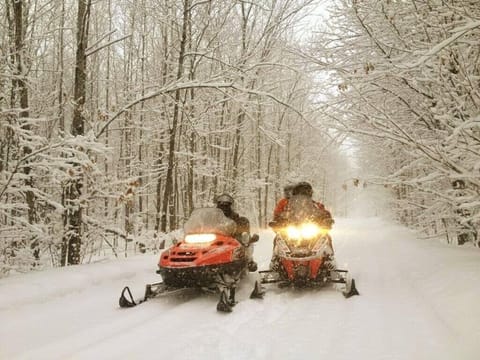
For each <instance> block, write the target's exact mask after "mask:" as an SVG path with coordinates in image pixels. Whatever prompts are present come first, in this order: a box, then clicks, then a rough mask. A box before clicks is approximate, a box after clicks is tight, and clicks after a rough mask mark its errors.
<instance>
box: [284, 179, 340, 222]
mask: <svg viewBox="0 0 480 360" xmlns="http://www.w3.org/2000/svg"><path fill="white" fill-rule="evenodd" d="M292 195H304V196H308V197H309V198H311V197H312V195H313V188H312V185H310V183H308V182H306V181H302V182H299V183H298V184H297V185H295V187H294V188H293V191H292ZM312 201H313V200H312ZM313 204H314V205H315V207H316V208H317V209H318V210H319V212H320V216H319V218H318V222H319V223H320V224H321V225H322V226H324V227H326V228H329V229H330V228H331V227H332V224H333V222H334V221H333V219H332V214H330V211H328V210H327V209H325V206H324V205H323V204H322V203H321V202H319V201H313Z"/></svg>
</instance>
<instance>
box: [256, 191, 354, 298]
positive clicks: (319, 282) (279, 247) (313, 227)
mask: <svg viewBox="0 0 480 360" xmlns="http://www.w3.org/2000/svg"><path fill="white" fill-rule="evenodd" d="M319 216H320V213H319V211H318V209H317V208H316V206H315V205H314V203H313V202H312V200H311V198H310V197H308V196H304V195H295V196H292V197H291V198H290V200H289V205H288V209H287V211H286V213H285V215H284V217H283V219H281V220H280V221H277V222H271V223H270V224H269V225H270V226H271V227H272V228H273V229H274V231H275V232H276V236H275V239H274V256H273V258H272V262H271V264H270V269H269V270H263V271H259V274H260V282H259V281H256V283H255V288H254V290H253V291H252V294H251V297H252V298H262V297H263V295H264V293H265V289H264V287H263V286H262V285H263V284H272V283H276V284H278V286H279V287H282V288H283V287H295V288H309V287H322V286H324V285H326V284H340V285H337V288H338V289H340V290H342V292H343V295H344V296H345V297H346V298H349V297H351V296H354V295H359V293H358V291H357V289H356V286H355V280H354V279H352V278H351V277H350V275H349V273H348V271H347V270H341V269H337V267H336V265H335V260H334V256H333V249H332V246H331V237H330V235H329V228H330V227H331V226H330V224H326V226H322V219H321V218H319Z"/></svg>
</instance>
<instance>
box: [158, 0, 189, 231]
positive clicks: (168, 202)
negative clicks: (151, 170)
mask: <svg viewBox="0 0 480 360" xmlns="http://www.w3.org/2000/svg"><path fill="white" fill-rule="evenodd" d="M189 8H190V0H184V3H183V25H182V37H181V40H180V53H179V55H178V68H177V80H179V79H181V77H182V76H183V64H184V57H185V46H186V43H187V25H188V21H189V12H190V9H189ZM180 95H181V92H180V90H177V91H175V105H174V108H173V119H172V125H171V127H170V129H169V139H170V140H169V148H168V167H167V177H166V179H165V191H164V195H163V204H162V214H163V216H162V219H161V220H162V221H161V230H162V231H163V232H166V231H167V214H171V211H172V208H174V187H173V185H174V184H173V168H174V166H175V146H176V136H177V127H178V119H179V111H180V108H179V103H180Z"/></svg>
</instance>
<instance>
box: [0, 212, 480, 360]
mask: <svg viewBox="0 0 480 360" xmlns="http://www.w3.org/2000/svg"><path fill="white" fill-rule="evenodd" d="M260 235H261V236H260V241H259V243H257V245H256V248H255V254H254V255H255V257H256V259H257V261H258V262H259V265H260V268H267V267H268V263H269V258H270V254H271V248H272V238H273V234H272V233H271V232H270V231H268V230H263V231H261V233H260ZM332 235H333V238H334V246H335V250H336V257H337V263H338V265H339V266H340V267H342V266H347V267H348V268H349V270H351V272H352V275H353V277H354V278H355V279H356V282H357V287H358V289H359V291H360V293H361V295H360V296H357V297H353V298H350V299H344V298H343V296H342V295H341V293H339V292H337V291H335V290H334V289H333V288H324V289H321V290H304V291H298V290H297V291H293V290H289V289H282V290H280V289H277V288H275V285H270V287H269V291H268V292H267V294H266V296H265V298H264V299H263V300H251V299H249V294H250V291H251V289H252V287H253V284H254V281H255V277H256V274H250V275H249V276H248V277H247V278H246V279H244V281H243V283H242V284H241V286H240V288H239V290H238V293H237V300H239V303H238V304H237V305H236V307H235V309H234V311H233V313H230V314H223V313H218V312H217V311H216V303H217V297H216V296H213V295H198V294H192V295H189V296H184V297H179V296H171V297H164V298H160V299H153V300H149V301H148V302H146V303H144V304H142V305H141V306H137V307H135V308H132V309H120V308H118V303H117V302H118V296H119V293H120V290H121V289H122V287H123V286H124V285H130V286H131V289H132V292H133V293H134V295H135V296H136V297H140V296H141V295H142V294H143V291H144V284H145V283H147V282H154V281H158V280H159V277H158V275H156V274H155V269H156V261H157V256H153V255H143V256H136V257H133V258H129V259H123V260H116V261H108V262H100V263H95V264H90V265H83V266H73V267H69V268H64V269H52V270H48V271H43V272H37V273H31V274H27V275H16V276H12V277H9V278H5V279H1V280H0V359H116V360H118V359H145V358H151V357H152V356H153V357H155V358H173V359H213V360H214V359H301V358H304V357H308V358H312V359H322V358H328V359H329V360H336V359H349V360H350V359H352V358H354V359H357V360H362V359H368V360H377V359H382V360H387V359H388V360H403V359H405V360H407V359H408V360H412V359H413V360H415V359H419V360H424V359H427V360H428V359H435V360H442V359H462V360H470V359H472V360H473V359H478V358H479V357H478V353H479V352H480V342H479V339H480V325H479V323H478V321H479V319H480V307H479V306H478V299H480V288H479V286H478V284H479V283H480V251H478V249H472V248H461V247H452V246H447V245H444V244H440V243H437V242H434V241H425V240H416V239H415V234H414V233H413V232H411V231H409V230H407V229H405V228H403V227H400V226H396V225H392V224H390V223H388V222H385V221H383V220H381V219H379V218H365V219H338V220H337V222H336V224H335V229H334V231H333V234H332Z"/></svg>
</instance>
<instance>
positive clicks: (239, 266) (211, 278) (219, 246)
mask: <svg viewBox="0 0 480 360" xmlns="http://www.w3.org/2000/svg"><path fill="white" fill-rule="evenodd" d="M235 230H236V224H235V222H234V221H233V220H231V219H229V218H227V217H226V216H225V215H224V214H223V212H222V211H221V210H220V209H218V208H199V209H195V210H194V211H193V212H192V214H191V216H190V218H189V219H188V220H187V222H186V223H185V225H184V235H183V237H182V239H181V240H180V241H176V242H175V243H174V244H173V245H172V246H171V247H170V248H168V249H167V250H165V251H163V252H162V253H161V255H160V259H159V262H158V270H157V274H160V275H161V277H162V280H163V281H161V282H158V283H154V284H147V285H146V288H145V295H144V298H143V299H142V300H140V301H137V302H135V300H134V299H133V296H132V293H131V291H130V289H129V288H128V286H127V287H125V288H124V289H123V291H122V293H121V295H120V299H119V305H120V307H133V306H135V305H137V303H142V302H144V301H147V300H148V299H150V298H153V297H157V296H160V295H168V294H171V293H176V292H182V291H183V290H188V289H190V290H191V289H196V290H202V291H206V292H214V293H219V294H220V299H219V302H218V304H217V310H218V311H222V312H230V311H232V307H233V306H234V305H235V304H236V301H235V288H236V285H237V283H238V282H239V280H240V278H241V277H242V276H243V275H245V274H246V273H247V272H249V271H256V270H257V269H256V263H255V262H253V260H252V254H253V245H252V244H253V243H254V242H256V241H258V235H257V234H253V235H252V236H250V235H249V234H248V233H242V234H241V235H239V236H237V238H236V237H235Z"/></svg>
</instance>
